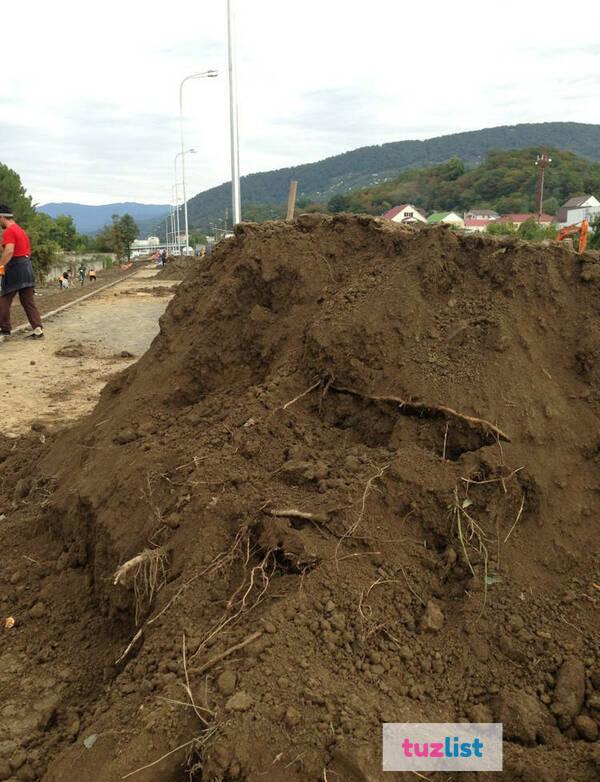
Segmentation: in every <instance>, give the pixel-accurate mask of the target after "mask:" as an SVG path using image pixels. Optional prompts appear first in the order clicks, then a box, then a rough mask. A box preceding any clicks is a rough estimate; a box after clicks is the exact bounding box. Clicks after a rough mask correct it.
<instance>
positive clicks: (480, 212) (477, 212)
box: [464, 209, 500, 222]
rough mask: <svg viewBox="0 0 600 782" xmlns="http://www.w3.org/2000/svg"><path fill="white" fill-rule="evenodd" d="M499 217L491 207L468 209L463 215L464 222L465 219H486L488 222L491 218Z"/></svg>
mask: <svg viewBox="0 0 600 782" xmlns="http://www.w3.org/2000/svg"><path fill="white" fill-rule="evenodd" d="M499 217H500V215H499V214H498V212H495V211H494V210H493V209H470V210H469V211H468V212H465V215H464V219H465V222H466V221H467V220H487V221H488V222H490V221H491V220H497V219H498V218H499Z"/></svg>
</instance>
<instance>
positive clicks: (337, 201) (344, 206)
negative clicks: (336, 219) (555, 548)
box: [327, 193, 350, 214]
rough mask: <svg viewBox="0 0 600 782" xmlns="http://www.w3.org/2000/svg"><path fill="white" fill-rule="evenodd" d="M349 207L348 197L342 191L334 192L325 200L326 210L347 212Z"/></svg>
mask: <svg viewBox="0 0 600 782" xmlns="http://www.w3.org/2000/svg"><path fill="white" fill-rule="evenodd" d="M348 209H350V198H349V197H348V196H346V195H343V194H342V193H336V194H335V195H334V196H331V198H330V199H329V201H328V202H327V210H328V211H329V212H333V213H334V214H335V213H337V212H347V211H348Z"/></svg>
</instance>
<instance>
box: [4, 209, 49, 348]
mask: <svg viewBox="0 0 600 782" xmlns="http://www.w3.org/2000/svg"><path fill="white" fill-rule="evenodd" d="M0 227H2V228H3V229H4V233H3V235H2V256H1V257H0V337H7V336H9V335H10V329H11V327H10V306H11V304H12V302H13V299H14V298H15V296H16V295H17V293H18V294H19V300H20V302H21V306H22V307H23V309H24V310H25V314H26V315H27V320H28V321H29V323H30V324H31V328H32V329H33V331H32V333H31V334H30V335H29V336H30V337H31V338H32V339H41V338H42V337H43V336H44V327H43V326H42V319H41V317H40V313H39V312H38V308H37V307H36V306H35V302H34V300H33V297H34V294H35V277H34V274H33V266H32V265H31V257H30V255H31V245H30V243H29V237H28V236H27V234H26V233H25V231H24V230H23V229H22V228H21V226H20V225H17V223H16V222H15V219H14V216H13V213H12V211H11V210H10V209H9V207H8V206H6V205H5V204H0Z"/></svg>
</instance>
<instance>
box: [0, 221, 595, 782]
mask: <svg viewBox="0 0 600 782" xmlns="http://www.w3.org/2000/svg"><path fill="white" fill-rule="evenodd" d="M599 280H600V262H599V261H598V259H597V258H596V257H593V256H592V255H588V256H584V257H582V258H579V257H577V256H575V255H573V254H571V253H569V252H567V251H566V250H563V249H561V248H560V247H551V248H540V247H539V246H534V245H530V244H526V243H521V242H518V241H516V240H511V241H507V242H504V243H501V242H497V241H494V240H493V239H491V238H484V237H476V236H460V235H456V234H454V233H453V232H451V231H447V230H444V229H441V228H424V229H422V230H415V229H411V228H408V227H403V226H395V225H393V224H390V223H387V222H384V221H381V220H378V219H371V218H366V217H349V216H338V217H334V218H325V217H318V216H314V215H305V216H302V217H300V218H298V220H297V221H296V222H295V223H292V224H284V223H268V224H264V225H261V226H256V225H250V224H242V225H240V226H239V227H238V229H237V232H236V235H235V237H234V238H232V239H229V240H226V241H224V242H223V243H222V244H221V245H220V246H219V248H218V250H217V251H215V253H214V254H213V256H212V257H211V258H209V259H207V260H206V261H205V262H204V263H203V264H202V265H201V266H200V265H199V266H195V267H194V268H193V269H192V270H191V271H190V273H189V275H188V276H187V277H186V279H185V280H184V281H183V283H182V284H181V285H180V286H179V288H178V291H177V294H176V295H175V298H174V299H173V301H172V302H171V304H170V305H169V308H168V310H167V312H166V314H165V316H164V317H163V318H162V321H161V332H160V334H159V336H158V337H157V338H156V339H155V341H154V343H153V345H152V347H151V349H150V350H149V351H148V353H147V354H146V355H145V356H143V358H141V359H140V360H139V361H138V362H137V364H135V365H133V366H132V367H130V368H129V369H127V370H126V371H125V372H123V373H122V374H121V375H119V376H118V377H117V379H116V380H114V381H112V382H111V383H110V384H109V385H108V386H107V388H106V389H105V391H104V392H103V395H102V398H101V399H100V402H99V404H98V406H97V407H96V409H95V411H94V412H93V413H92V414H91V415H90V416H89V417H87V418H86V419H84V420H82V421H81V423H80V424H78V425H77V426H75V427H73V428H70V429H68V430H65V431H62V432H58V433H56V434H48V433H43V432H42V433H40V432H36V433H34V434H33V435H32V438H30V439H29V440H27V441H24V440H23V441H19V442H13V441H10V442H6V443H5V444H4V446H3V453H2V455H1V456H0V459H1V460H2V478H1V481H2V483H1V490H0V491H1V496H2V497H3V500H2V505H1V506H0V512H3V513H4V514H5V515H6V517H7V518H6V519H5V520H4V521H2V522H0V524H1V526H0V536H1V537H0V544H1V550H2V569H1V571H0V579H1V581H0V584H1V590H2V592H1V595H2V599H1V602H0V606H1V608H2V612H3V614H2V616H3V617H7V616H9V615H10V616H12V617H14V619H15V626H14V627H12V628H11V629H7V630H5V631H4V634H3V636H2V642H3V644H2V656H1V657H0V697H1V703H2V704H3V706H2V708H1V709H0V715H1V720H0V757H2V758H5V761H3V762H4V766H2V765H1V763H0V779H7V778H8V779H13V778H14V779H38V778H42V779H44V780H47V781H48V782H58V781H59V780H60V782H75V780H77V782H80V780H82V779H86V780H87V779H90V780H92V779H93V780H96V781H97V782H109V780H110V781H111V782H112V780H118V779H124V778H127V779H133V780H140V781H142V780H143V781H146V782H148V781H149V780H152V781H153V782H154V781H155V780H156V781H157V782H158V780H162V781H163V782H175V780H177V781H179V780H184V779H188V778H191V779H195V780H203V782H207V781H208V780H221V781H222V782H226V781H227V782H233V781H234V780H244V782H258V781H259V780H265V779H268V780H274V781H275V782H279V781H280V780H281V782H284V780H285V782H288V781H289V780H302V781H306V782H317V781H320V782H328V781H330V780H336V782H337V780H344V781H346V780H350V781H351V782H352V781H354V782H360V781H361V780H382V779H384V775H383V773H382V772H381V770H380V769H381V747H380V744H381V723H382V722H418V721H436V722H441V721H444V722H446V721H447V722H455V721H461V720H468V721H476V722H490V721H501V722H503V723H504V737H505V745H504V758H505V760H504V768H505V770H504V771H503V772H498V773H487V774H486V773H481V774H478V775H476V774H470V775H469V774H468V773H465V774H463V776H462V777H461V778H464V779H465V780H469V779H470V778H471V779H473V780H475V779H477V780H486V779H487V780H496V779H502V780H510V781H512V780H515V781H516V780H521V781H523V782H533V781H534V780H535V781H536V782H538V781H539V780H544V782H567V780H575V781H576V782H584V781H589V780H594V779H600V745H599V743H598V729H599V725H600V652H599V635H598V628H599V624H600V622H599V619H598V612H597V610H596V609H597V603H598V601H599V600H600V569H599V563H598V555H597V539H598V532H597V523H598V522H597V518H598V511H599V509H600V501H599V489H600V477H599V473H598V461H599V453H600V439H599V432H598V425H597V421H598V418H597V416H598V403H599V396H598V369H597V367H598V358H599V355H598V354H599V352H600V333H599V331H600V326H599V322H600V320H599V316H600V289H599V287H598V284H599V283H598V281H599ZM134 772H135V773H134ZM2 774H4V776H2ZM428 777H429V778H431V779H438V778H440V779H442V778H444V779H445V778H446V777H445V776H444V777H442V776H441V775H436V774H430V775H428ZM415 778H416V777H415V775H414V774H412V773H410V772H407V773H404V774H403V773H396V774H393V773H387V774H386V775H385V779H386V780H387V779H389V780H414V779H415Z"/></svg>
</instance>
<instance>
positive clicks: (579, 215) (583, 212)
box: [556, 195, 600, 227]
mask: <svg viewBox="0 0 600 782" xmlns="http://www.w3.org/2000/svg"><path fill="white" fill-rule="evenodd" d="M586 218H587V219H588V220H589V221H590V223H593V222H594V220H596V219H598V218H600V201H598V199H597V198H595V197H594V196H593V195H583V196H574V197H573V198H569V200H568V201H565V203H564V204H563V205H562V206H561V208H560V209H559V210H558V215H557V216H556V221H557V223H558V224H559V226H561V227H563V226H565V225H578V224H579V223H581V222H582V221H583V220H585V219H586Z"/></svg>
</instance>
